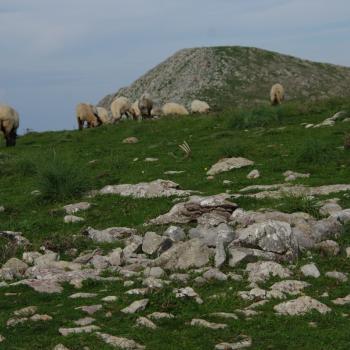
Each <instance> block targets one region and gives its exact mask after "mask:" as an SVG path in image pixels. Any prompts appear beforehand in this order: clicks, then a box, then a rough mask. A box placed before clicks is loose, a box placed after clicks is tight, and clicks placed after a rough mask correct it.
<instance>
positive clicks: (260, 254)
mask: <svg viewBox="0 0 350 350" xmlns="http://www.w3.org/2000/svg"><path fill="white" fill-rule="evenodd" d="M228 253H229V257H230V259H229V262H228V264H229V266H231V267H235V266H237V265H238V264H240V263H248V262H254V261H257V260H278V256H277V255H276V254H275V253H271V252H264V251H262V250H260V249H253V248H244V247H236V246H234V245H230V246H229V247H228Z"/></svg>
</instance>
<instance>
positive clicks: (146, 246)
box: [142, 232, 163, 254]
mask: <svg viewBox="0 0 350 350" xmlns="http://www.w3.org/2000/svg"><path fill="white" fill-rule="evenodd" d="M162 241H163V237H162V236H159V235H157V234H156V233H155V232H146V233H145V236H144V237H143V242H142V251H143V252H144V253H146V254H154V253H155V252H156V251H157V250H158V248H159V247H160V245H161V243H162Z"/></svg>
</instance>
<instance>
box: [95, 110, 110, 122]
mask: <svg viewBox="0 0 350 350" xmlns="http://www.w3.org/2000/svg"><path fill="white" fill-rule="evenodd" d="M96 114H97V115H98V117H99V118H100V120H101V122H102V124H109V123H110V122H111V121H110V118H109V114H108V111H107V109H106V108H103V107H96Z"/></svg>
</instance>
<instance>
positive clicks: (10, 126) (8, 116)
mask: <svg viewBox="0 0 350 350" xmlns="http://www.w3.org/2000/svg"><path fill="white" fill-rule="evenodd" d="M18 127H19V115H18V113H17V112H16V111H15V109H14V108H12V107H10V106H6V105H0V131H2V132H3V133H4V136H5V140H6V146H7V147H9V146H15V145H16V138H17V129H18Z"/></svg>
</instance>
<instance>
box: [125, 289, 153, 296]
mask: <svg viewBox="0 0 350 350" xmlns="http://www.w3.org/2000/svg"><path fill="white" fill-rule="evenodd" d="M147 292H148V289H147V288H136V289H130V290H128V291H126V292H125V294H128V295H145V294H147Z"/></svg>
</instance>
